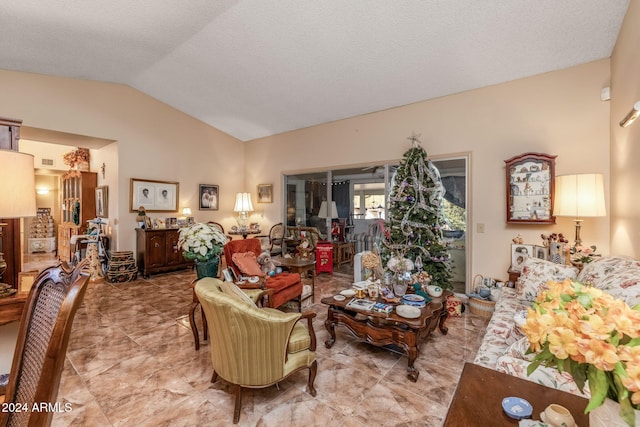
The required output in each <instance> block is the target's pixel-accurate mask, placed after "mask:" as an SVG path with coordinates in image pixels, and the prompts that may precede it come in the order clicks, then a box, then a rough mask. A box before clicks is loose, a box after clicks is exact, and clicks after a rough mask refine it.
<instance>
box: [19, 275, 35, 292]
mask: <svg viewBox="0 0 640 427" xmlns="http://www.w3.org/2000/svg"><path fill="white" fill-rule="evenodd" d="M37 276H38V270H32V271H21V272H19V273H18V293H21V294H28V293H29V291H30V290H31V287H32V286H33V282H34V281H35V280H36V277H37Z"/></svg>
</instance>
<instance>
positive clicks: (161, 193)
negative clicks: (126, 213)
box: [129, 178, 180, 212]
mask: <svg viewBox="0 0 640 427" xmlns="http://www.w3.org/2000/svg"><path fill="white" fill-rule="evenodd" d="M179 189H180V184H179V183H177V182H171V181H152V180H148V179H138V178H131V190H130V191H131V198H130V205H129V209H130V211H131V212H137V211H138V207H139V206H144V208H145V210H146V211H147V212H176V211H177V210H178V200H179Z"/></svg>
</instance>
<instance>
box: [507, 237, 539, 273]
mask: <svg viewBox="0 0 640 427" xmlns="http://www.w3.org/2000/svg"><path fill="white" fill-rule="evenodd" d="M530 256H534V252H533V245H521V244H517V243H515V244H512V245H511V271H517V272H521V271H522V266H523V265H524V261H525V260H526V259H527V258H529V257H530Z"/></svg>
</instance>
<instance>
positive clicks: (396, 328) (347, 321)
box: [322, 291, 452, 382]
mask: <svg viewBox="0 0 640 427" xmlns="http://www.w3.org/2000/svg"><path fill="white" fill-rule="evenodd" d="M451 294H452V292H451V291H445V292H444V293H443V294H442V296H440V297H439V298H432V300H431V301H430V302H429V303H428V304H427V305H426V306H425V307H424V308H422V309H421V315H420V317H418V318H415V319H407V318H404V317H401V316H398V314H396V312H395V310H394V311H393V312H392V313H390V314H384V313H378V312H374V311H365V310H352V309H349V308H347V307H346V306H347V303H349V301H351V298H346V299H345V300H343V301H336V300H335V299H333V296H330V297H325V298H322V303H323V304H326V305H328V306H329V312H328V314H327V320H326V321H325V322H324V326H325V328H326V329H327V331H328V332H329V335H331V338H330V339H328V340H327V341H326V342H325V346H326V347H327V348H331V347H332V346H333V344H334V343H335V341H336V332H335V327H336V326H337V325H344V326H345V327H346V328H347V329H348V330H349V331H351V333H353V334H354V335H355V336H357V337H358V338H360V339H362V340H364V341H365V342H367V343H369V344H373V345H375V346H378V347H387V348H390V349H392V350H398V349H399V350H400V351H401V352H402V353H403V354H405V355H406V356H407V358H408V362H407V377H408V378H409V380H411V381H413V382H416V381H417V380H418V376H419V375H420V372H418V370H417V369H416V368H415V367H414V366H413V363H414V362H415V360H416V359H417V357H418V354H419V348H418V346H419V345H420V344H422V343H423V342H425V341H426V340H427V338H429V336H430V335H431V332H433V330H434V329H435V328H436V326H437V327H438V328H439V329H440V332H441V333H442V334H444V335H446V333H447V328H446V327H445V325H444V323H445V321H446V320H447V317H448V313H447V309H446V297H447V296H448V295H451ZM380 302H382V301H381V300H380Z"/></svg>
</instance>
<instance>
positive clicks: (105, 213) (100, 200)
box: [96, 185, 109, 218]
mask: <svg viewBox="0 0 640 427" xmlns="http://www.w3.org/2000/svg"><path fill="white" fill-rule="evenodd" d="M96 217H101V218H108V217H109V186H107V185H101V186H99V187H96Z"/></svg>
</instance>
